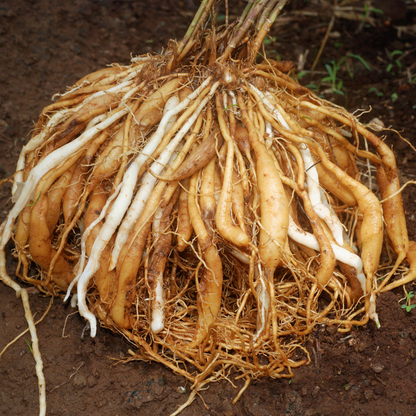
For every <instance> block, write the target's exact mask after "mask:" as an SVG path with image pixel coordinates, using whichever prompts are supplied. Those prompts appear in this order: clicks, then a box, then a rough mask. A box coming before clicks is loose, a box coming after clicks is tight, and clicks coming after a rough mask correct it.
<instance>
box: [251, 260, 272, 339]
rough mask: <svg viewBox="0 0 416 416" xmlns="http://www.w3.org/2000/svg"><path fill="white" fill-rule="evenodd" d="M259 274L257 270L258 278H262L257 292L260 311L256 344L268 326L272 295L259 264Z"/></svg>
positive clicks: (255, 337) (259, 280)
mask: <svg viewBox="0 0 416 416" xmlns="http://www.w3.org/2000/svg"><path fill="white" fill-rule="evenodd" d="M257 266H258V272H257V269H254V270H255V275H256V277H258V276H260V279H258V284H257V286H256V292H257V296H258V305H257V307H258V308H259V309H260V311H259V312H258V313H257V332H256V335H255V336H254V338H253V341H254V342H256V341H257V339H258V337H259V336H260V335H261V334H262V332H263V331H264V329H265V327H266V324H267V316H268V314H269V310H270V295H269V292H268V291H267V282H265V280H264V279H265V278H264V274H263V271H262V270H261V265H260V263H258V265H257Z"/></svg>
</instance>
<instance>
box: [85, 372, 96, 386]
mask: <svg viewBox="0 0 416 416" xmlns="http://www.w3.org/2000/svg"><path fill="white" fill-rule="evenodd" d="M96 385H97V379H96V378H95V377H94V376H93V375H90V376H89V377H88V378H87V386H88V387H89V388H90V389H92V388H93V387H95V386H96Z"/></svg>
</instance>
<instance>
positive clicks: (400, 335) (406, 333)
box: [399, 331, 409, 339]
mask: <svg viewBox="0 0 416 416" xmlns="http://www.w3.org/2000/svg"><path fill="white" fill-rule="evenodd" d="M408 335H409V333H408V332H407V331H402V332H399V337H400V338H403V339H405V338H407V336H408Z"/></svg>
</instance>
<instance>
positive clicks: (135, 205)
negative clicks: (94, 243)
mask: <svg viewBox="0 0 416 416" xmlns="http://www.w3.org/2000/svg"><path fill="white" fill-rule="evenodd" d="M214 87H215V88H214ZM217 87H218V83H216V84H214V86H213V87H212V88H211V91H210V92H209V94H208V95H207V96H206V97H205V98H204V99H203V100H202V102H201V103H200V104H199V106H198V107H197V109H196V110H195V111H194V113H193V114H192V116H191V117H189V118H188V120H187V121H186V122H185V123H184V125H183V126H182V127H181V129H180V130H179V131H178V133H176V136H175V137H174V138H173V139H172V140H171V142H170V143H169V144H168V145H167V146H166V148H165V149H163V152H162V153H161V155H160V156H159V158H158V159H157V161H156V162H154V163H153V164H152V167H151V168H150V170H151V171H152V172H153V173H154V174H155V175H160V173H161V172H162V171H163V169H164V168H165V167H166V165H167V163H168V161H169V159H170V158H171V156H172V154H173V152H174V151H175V149H176V147H177V146H178V145H179V142H180V141H181V140H182V138H183V137H184V136H185V134H186V133H187V132H188V131H189V129H190V128H191V127H192V125H193V124H194V122H195V120H196V118H197V117H198V116H199V113H200V112H201V111H202V109H203V108H204V107H205V105H206V103H207V102H208V100H209V99H210V98H211V97H212V95H213V94H214V92H215V90H216V88H217ZM191 95H192V94H191ZM191 95H190V96H189V97H191ZM189 97H188V98H189ZM185 101H186V100H184V101H182V103H181V104H180V106H181V105H182V104H183V103H184V102H185ZM173 110H175V109H173ZM169 113H170V111H168V112H167V113H166V116H167V115H168V114H169ZM156 133H157V132H156ZM155 183H156V178H155V176H153V175H152V174H151V173H150V172H148V173H146V175H144V177H143V181H142V184H141V186H140V189H139V191H138V192H137V194H136V196H135V197H134V200H133V202H132V204H131V206H130V208H129V210H128V212H127V215H126V217H125V218H124V220H123V222H122V224H121V226H120V229H119V231H118V233H117V238H116V243H115V244H114V248H113V252H112V253H111V263H110V270H113V269H114V268H115V267H116V264H117V260H118V256H119V255H120V251H121V249H122V247H123V245H124V244H125V242H126V241H127V238H128V236H129V233H130V231H131V230H132V228H133V226H134V224H135V223H136V221H137V219H138V218H139V217H140V215H141V213H142V211H143V209H144V207H145V205H146V202H147V200H148V199H149V197H150V194H151V192H152V190H153V188H154V186H155Z"/></svg>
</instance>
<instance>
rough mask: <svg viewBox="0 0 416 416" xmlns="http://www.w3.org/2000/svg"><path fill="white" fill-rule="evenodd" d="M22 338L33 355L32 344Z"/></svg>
mask: <svg viewBox="0 0 416 416" xmlns="http://www.w3.org/2000/svg"><path fill="white" fill-rule="evenodd" d="M23 339H24V340H25V342H26V344H27V346H28V347H29V350H30V352H31V354H32V355H33V350H32V345H31V344H30V342H29V341H28V340H27V339H25V338H23Z"/></svg>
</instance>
